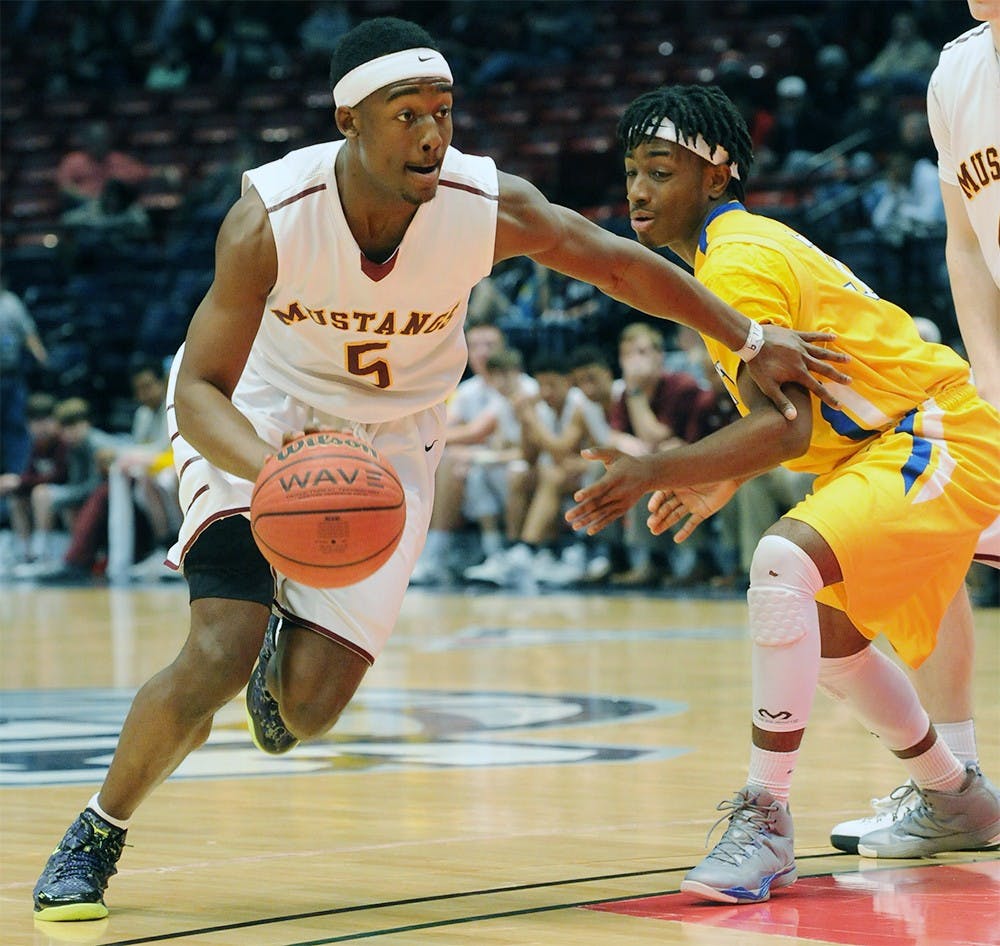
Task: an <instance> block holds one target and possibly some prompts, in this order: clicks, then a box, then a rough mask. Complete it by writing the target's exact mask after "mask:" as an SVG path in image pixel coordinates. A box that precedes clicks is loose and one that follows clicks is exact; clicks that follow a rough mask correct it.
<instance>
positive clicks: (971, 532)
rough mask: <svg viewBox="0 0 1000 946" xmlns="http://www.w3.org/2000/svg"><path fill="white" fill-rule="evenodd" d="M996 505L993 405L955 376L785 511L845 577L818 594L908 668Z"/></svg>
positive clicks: (998, 474) (998, 483)
mask: <svg viewBox="0 0 1000 946" xmlns="http://www.w3.org/2000/svg"><path fill="white" fill-rule="evenodd" d="M998 513H1000V415H998V414H997V412H996V411H995V410H994V409H993V408H992V407H991V406H990V405H989V404H987V403H986V402H985V401H983V400H982V399H981V398H979V397H978V396H977V395H976V392H975V389H974V388H972V387H971V386H966V385H963V386H961V387H959V388H952V389H949V390H947V391H945V392H943V393H941V394H940V395H938V396H937V397H936V398H931V399H930V400H928V401H925V402H924V403H923V404H921V405H920V406H919V407H918V408H916V409H914V410H913V411H911V412H910V413H909V414H908V415H907V416H906V417H905V418H903V420H902V421H901V422H900V423H899V424H898V425H897V426H896V427H895V428H893V429H892V430H889V431H886V432H885V433H883V434H882V435H881V436H879V437H878V438H877V439H875V440H873V441H869V442H867V443H865V444H863V445H861V446H860V448H859V450H858V452H857V453H856V454H855V455H854V456H853V457H852V458H851V459H849V460H847V461H845V462H844V463H842V464H841V465H840V466H839V467H837V469H836V470H833V471H832V472H830V473H826V474H824V475H822V476H820V477H818V478H817V480H816V482H815V484H814V486H813V492H812V494H810V495H809V496H808V497H806V499H804V500H803V501H802V502H801V503H799V504H798V505H797V506H796V507H795V508H794V509H792V510H791V511H790V512H789V513H788V515H789V516H790V517H792V518H794V519H799V520H801V521H802V522H805V523H808V524H809V525H810V526H812V527H813V528H814V529H815V530H816V531H817V532H819V533H820V535H822V536H823V538H824V539H825V540H826V541H827V543H829V545H830V547H831V548H832V549H833V552H834V554H835V555H836V556H837V560H838V562H839V563H840V569H841V573H842V575H843V581H842V582H838V583H837V584H835V585H829V586H827V587H826V588H824V589H823V590H822V591H821V592H820V593H819V595H817V598H816V600H817V601H819V602H821V603H823V604H827V605H830V606H831V607H834V608H837V609H839V610H841V611H844V612H846V614H847V616H848V617H849V618H850V619H851V621H852V622H853V623H854V625H855V626H856V627H857V628H858V630H859V631H860V632H861V633H862V634H864V635H865V636H866V637H868V638H874V637H876V636H877V635H878V634H884V635H885V636H886V637H887V638H888V640H889V641H890V643H891V644H892V646H893V647H894V648H895V649H896V651H897V653H898V654H899V655H900V657H901V658H902V659H903V660H905V661H906V662H907V663H908V664H909V665H910V666H912V667H918V666H919V665H920V664H921V663H922V662H923V661H924V660H925V659H926V658H927V656H928V655H929V654H930V653H931V651H932V650H933V649H934V644H935V642H936V639H937V630H938V625H939V624H940V622H941V618H942V616H943V614H944V611H945V608H946V607H947V606H948V603H949V602H950V601H951V599H952V598H953V597H954V596H955V594H956V592H957V591H958V590H959V588H960V587H961V584H962V582H963V581H964V579H965V575H966V572H967V571H968V568H969V565H970V563H971V561H972V556H973V552H974V550H975V548H976V543H977V541H978V539H979V534H980V533H981V532H982V531H983V529H985V528H986V527H987V526H988V525H990V524H991V523H992V522H993V521H994V520H995V519H996V518H997V515H998Z"/></svg>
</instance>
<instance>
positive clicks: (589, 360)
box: [569, 345, 612, 371]
mask: <svg viewBox="0 0 1000 946" xmlns="http://www.w3.org/2000/svg"><path fill="white" fill-rule="evenodd" d="M588 365H600V366H601V367H602V368H607V369H608V371H611V370H612V368H611V359H610V358H609V357H608V355H607V353H606V352H605V351H604V349H603V348H598V347H597V345H580V346H579V347H578V348H574V349H573V350H572V351H571V352H570V353H569V366H570V368H571V369H573V370H576V369H577V368H584V367H587V366H588Z"/></svg>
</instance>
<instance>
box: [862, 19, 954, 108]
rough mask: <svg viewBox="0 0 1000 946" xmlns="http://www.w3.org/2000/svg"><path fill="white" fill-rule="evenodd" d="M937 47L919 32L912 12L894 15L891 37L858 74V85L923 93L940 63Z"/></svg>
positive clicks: (906, 92)
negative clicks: (938, 62)
mask: <svg viewBox="0 0 1000 946" xmlns="http://www.w3.org/2000/svg"><path fill="white" fill-rule="evenodd" d="M937 59H938V50H937V49H935V48H934V46H933V45H932V44H931V43H929V42H928V41H927V40H926V39H924V37H923V36H921V35H920V30H919V28H918V26H917V21H916V19H915V18H914V16H913V14H911V13H897V14H896V15H895V16H894V17H893V18H892V28H891V32H890V34H889V39H888V41H887V42H886V44H885V45H884V46H883V47H882V49H881V50H880V51H879V53H878V55H876V56H875V58H874V59H873V60H872V61H871V62H870V63H868V65H867V66H865V67H864V68H863V69H862V70H861V72H860V74H859V75H858V80H857V81H858V86H859V87H860V88H869V87H871V86H873V85H878V86H882V87H883V88H884V89H886V90H887V91H889V92H893V93H898V94H903V95H906V94H920V95H922V94H924V93H925V91H926V89H927V82H928V80H929V79H930V77H931V73H932V72H933V71H934V67H935V66H936V65H937Z"/></svg>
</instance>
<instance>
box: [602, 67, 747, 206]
mask: <svg viewBox="0 0 1000 946" xmlns="http://www.w3.org/2000/svg"><path fill="white" fill-rule="evenodd" d="M664 118H669V119H670V121H672V122H673V123H674V125H676V126H677V134H678V136H679V137H681V138H683V139H686V140H691V141H693V140H694V139H695V138H697V137H698V135H701V136H702V138H704V139H705V141H707V142H708V146H709V148H711V150H712V152H713V153H714V151H715V149H716V148H719V147H721V148H725V149H726V151H728V152H729V160H730V161H733V162H735V163H736V164H737V165H738V166H739V169H740V180H736V178H733V179H732V180H731V181H730V182H729V187H728V188H727V192H728V193H731V194H732V195H733V196H734V197H735V198H736V199H737V200H743V198H744V195H745V189H744V185H745V184H746V180H747V178H748V177H749V175H750V168H751V167H752V166H753V144H752V142H751V141H750V132H749V131H748V130H747V123H746V122H745V121H744V120H743V116H742V115H741V114H740V111H739V109H738V108H737V107H736V105H735V104H733V101H732V100H731V99H730V98H729V96H727V95H726V93H725V92H723V91H722V89H720V88H719V87H718V86H717V85H664V86H661V87H660V88H658V89H656V90H654V91H653V92H646V93H645V94H643V95H640V96H639V97H638V98H637V99H635V100H634V101H633V102H632V103H631V104H630V105H629V107H628V108H627V109H625V114H624V115H622V117H621V121H619V123H618V141H619V143H620V144H621V146H622V148H623V149H624V150H625V151H626V152H629V151H632V150H633V149H635V148H637V147H638V146H639V145H641V144H644V143H645V142H647V141H649V140H650V139H651V138H653V135H651V134H650V129H655V128H657V127H659V124H660V122H661V121H662V120H663V119H664Z"/></svg>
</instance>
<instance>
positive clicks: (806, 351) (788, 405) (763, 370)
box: [746, 324, 851, 420]
mask: <svg viewBox="0 0 1000 946" xmlns="http://www.w3.org/2000/svg"><path fill="white" fill-rule="evenodd" d="M762 328H763V329H764V344H763V345H762V346H761V349H760V351H759V352H758V353H757V355H756V357H754V358H752V359H751V360H750V361H748V362H746V366H747V370H748V371H749V372H750V376H751V377H752V378H753V380H754V382H755V383H756V385H757V387H759V388H760V389H761V391H762V392H763V393H764V394H765V395H766V397H767V398H768V400H770V401H771V403H773V404H774V406H775V407H776V408H778V410H779V411H781V413H782V414H784V416H785V419H786V420H795V417H796V413H797V412H796V410H795V405H794V404H792V402H791V401H790V400H789V399H788V398H787V397H786V396H785V394H784V393H783V392H782V390H781V385H783V384H798V385H800V386H801V387H803V388H805V389H806V390H807V391H811V392H812V393H813V394H815V395H816V397H818V398H820V399H821V400H822V401H824V402H826V403H827V404H829V405H830V407H834V408H836V407H840V401H838V400H837V396H836V395H835V394H834V393H833V392H832V391H830V390H829V389H827V388H826V387H824V386H823V384H822V383H820V382H819V381H817V380H816V378H814V377H813V375H812V372H815V373H816V374H821V375H823V376H825V377H827V378H829V379H830V380H831V381H836V382H837V383H838V384H850V383H851V377H850V375H846V374H844V373H843V372H842V371H839V370H838V369H837V368H836V367H835V366H834V365H832V364H829V362H832V361H835V362H840V363H843V362H847V361H850V360H851V359H850V356H849V355H846V354H844V353H843V352H839V351H835V350H833V349H831V348H823V347H822V346H820V345H818V344H816V343H817V342H830V341H835V340H836V336H835V335H833V334H831V333H829V332H794V331H792V330H791V329H787V328H782V327H781V326H779V325H767V324H765V325H763V326H762Z"/></svg>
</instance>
